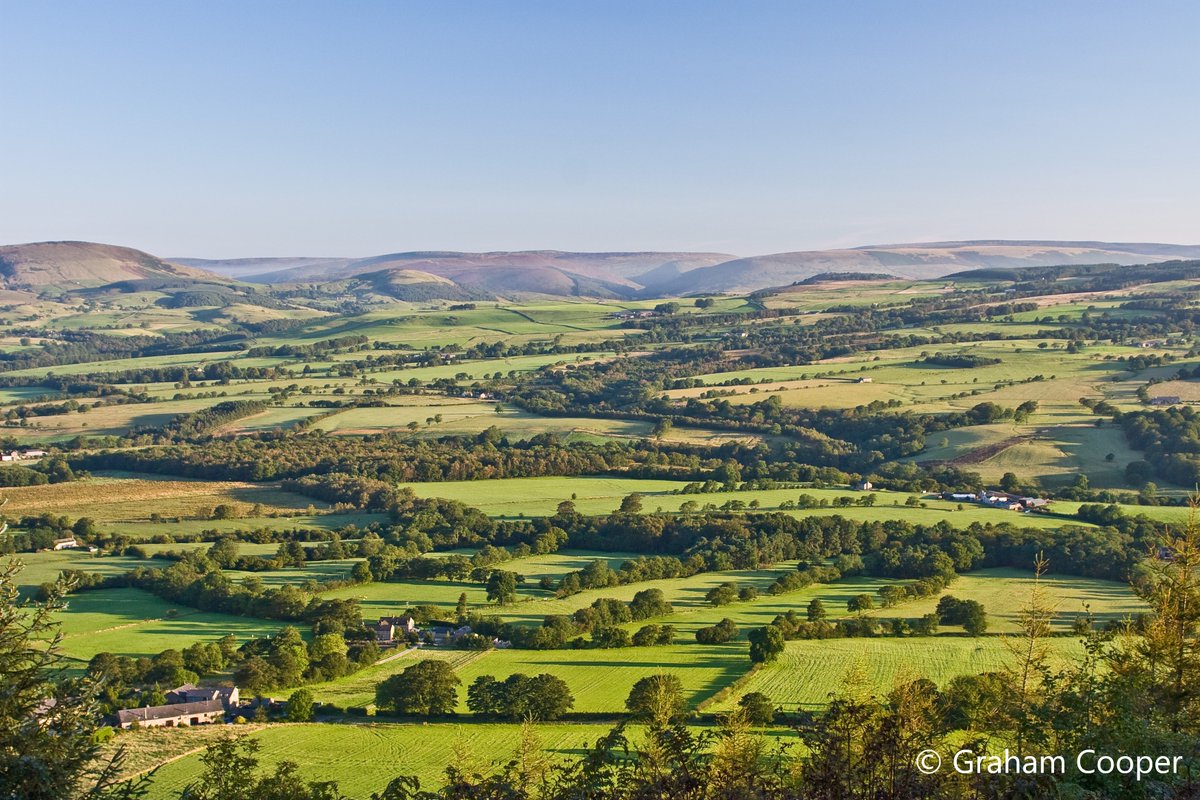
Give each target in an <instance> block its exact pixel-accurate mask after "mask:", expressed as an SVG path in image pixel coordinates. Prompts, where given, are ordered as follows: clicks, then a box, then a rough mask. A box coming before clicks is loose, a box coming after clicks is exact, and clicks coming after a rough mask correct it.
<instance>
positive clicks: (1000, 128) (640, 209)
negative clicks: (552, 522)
mask: <svg viewBox="0 0 1200 800" xmlns="http://www.w3.org/2000/svg"><path fill="white" fill-rule="evenodd" d="M1198 31H1200V3H1196V2H1190V0H1184V1H1181V2H1132V0H1131V2H1127V3H1112V2H1102V1H1098V0H1087V1H1086V2H1069V1H1067V0H1062V1H1060V0H1049V1H1047V0H1036V2H1023V1H1021V0H1004V2H982V1H980V2H972V1H971V0H967V1H966V2H964V0H953V1H952V2H922V1H921V0H888V1H887V2H867V1H866V0H847V2H832V1H830V2H825V1H824V0H822V1H821V2H816V1H815V0H814V1H813V2H795V1H793V2H779V3H773V2H753V1H752V0H748V1H747V2H712V3H705V2H655V1H654V0H634V1H633V2H591V3H585V2H574V1H573V0H567V1H566V2H563V1H562V0H558V1H557V2H544V3H541V2H530V1H527V0H509V2H490V3H471V2H429V1H425V2H365V1H364V2H324V3H315V2H297V1H296V0H288V2H246V1H243V2H221V1H220V0H204V2H194V3H187V2H182V0H179V1H178V2H177V1H176V0H168V1H167V2H163V1H162V0H155V1H154V2H131V1H124V0H117V1H116V2H102V3H98V2H93V1H92V0H86V1H85V2H78V3H68V2H55V1H54V0H48V1H47V2H24V0H19V1H18V0H0V98H2V99H3V103H4V113H3V119H2V122H0V242H3V243H13V242H25V241H40V240H47V239H86V240H92V241H103V242H110V243H116V244H127V245H130V246H134V247H139V248H143V249H146V250H149V251H151V252H153V253H155V254H157V255H162V256H196V257H213V258H221V257H237V256H266V255H329V256H343V255H344V256H365V255H371V254H376V253H382V252H391V251H397V250H418V249H457V250H483V249H525V248H538V249H541V248H557V249H574V250H632V249H662V250H668V249H669V250H712V251H721V252H730V253H735V254H739V255H748V254H755V253H767V252H778V251H786V250H802V249H812V248H824V247H836V246H849V245H858V244H871V243H885V242H900V241H923V240H925V241H927V240H934V239H958V238H1056V239H1102V240H1115V241H1168V242H1179V243H1196V242H1200V199H1198V197H1200V194H1198V192H1200V59H1198V58H1197V57H1196V36H1197V32H1198Z"/></svg>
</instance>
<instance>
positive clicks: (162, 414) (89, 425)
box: [0, 397, 223, 442]
mask: <svg viewBox="0 0 1200 800" xmlns="http://www.w3.org/2000/svg"><path fill="white" fill-rule="evenodd" d="M222 399H223V398H215V397H214V398H198V399H191V400H163V401H162V402H158V403H129V404H126V405H109V406H100V407H98V408H90V409H89V410H88V411H87V412H85V413H82V414H81V413H79V412H77V411H76V412H72V413H69V414H55V415H52V416H46V417H35V418H31V419H30V420H29V424H28V425H27V426H15V425H14V426H4V427H3V428H0V431H2V432H3V433H6V434H10V435H12V436H15V437H17V438H18V439H22V440H29V441H47V442H49V441H59V440H63V439H71V438H74V437H76V436H102V435H106V434H112V435H121V434H126V433H129V432H130V431H132V430H134V429H135V428H161V427H162V426H164V425H166V424H167V423H169V422H170V421H171V420H172V419H174V418H175V417H177V416H178V415H180V414H187V413H191V412H193V411H199V410H201V409H205V408H208V407H210V406H213V405H216V404H217V403H219V402H221V401H222ZM89 405H90V404H89Z"/></svg>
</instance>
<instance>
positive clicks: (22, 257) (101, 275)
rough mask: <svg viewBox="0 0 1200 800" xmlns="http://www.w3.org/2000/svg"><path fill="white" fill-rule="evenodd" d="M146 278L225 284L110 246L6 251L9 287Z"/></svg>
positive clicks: (0, 263)
mask: <svg viewBox="0 0 1200 800" xmlns="http://www.w3.org/2000/svg"><path fill="white" fill-rule="evenodd" d="M145 278H173V279H178V278H184V279H193V280H217V281H219V280H221V278H220V276H217V275H213V274H211V273H208V272H205V271H203V270H199V269H194V268H192V267H187V266H181V265H176V264H171V263H168V262H166V261H163V260H162V259H160V258H156V257H155V256H152V255H150V254H149V253H143V252H142V251H141V250H134V249H132V248H129V247H117V246H115V245H110V244H93V243H91V242H38V243H35V244H14V245H6V246H3V247H0V285H2V286H3V288H5V289H29V290H40V289H44V288H55V289H64V290H70V289H77V288H85V287H95V286H103V285H105V284H109V283H116V282H118V281H131V280H140V279H145Z"/></svg>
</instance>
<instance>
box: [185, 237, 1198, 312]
mask: <svg viewBox="0 0 1200 800" xmlns="http://www.w3.org/2000/svg"><path fill="white" fill-rule="evenodd" d="M1197 257H1200V245H1171V244H1158V243H1132V244H1130V243H1110V242H1091V241H1089V242H1053V241H1025V240H1021V241H1003V240H979V241H962V242H927V243H919V244H887V245H868V246H864V247H855V248H846V249H838V250H806V251H798V252H789V253H772V254H766V255H757V256H749V257H744V258H738V257H735V256H730V255H727V254H722V253H689V252H612V253H578V252H564V251H559V250H523V251H504V252H487V253H465V252H457V251H417V252H401V253H389V254H386V255H379V256H373V257H370V258H360V259H347V258H315V257H314V258H277V259H276V258H256V259H232V260H225V261H209V260H203V259H191V258H183V259H175V261H176V262H178V263H181V264H186V265H190V266H194V267H203V268H205V269H209V270H212V271H214V272H219V273H222V274H226V275H231V276H237V277H239V278H242V279H245V280H250V281H253V282H257V283H266V284H270V285H279V284H297V283H320V284H329V285H328V286H327V287H324V288H328V289H329V290H335V289H338V288H341V287H342V284H341V283H340V282H343V281H348V280H349V281H352V282H351V283H347V284H345V287H347V288H349V289H350V290H352V291H360V290H363V289H369V290H371V291H376V292H377V291H378V290H379V289H380V287H384V291H383V292H382V293H383V294H385V295H390V296H396V295H395V294H394V293H393V292H391V291H388V290H387V289H386V287H387V286H389V285H392V284H394V283H398V284H403V285H406V286H407V285H410V284H411V283H412V281H411V279H406V278H404V277H403V274H408V273H422V274H425V275H429V276H436V277H437V278H439V279H443V280H445V281H448V282H449V283H440V282H439V281H427V283H429V284H430V285H429V286H427V287H425V288H426V289H428V292H422V296H426V297H438V296H441V295H440V293H446V296H445V298H444V299H462V298H465V297H471V298H490V297H505V296H509V297H511V296H520V295H557V296H591V297H606V298H631V297H655V296H670V295H684V294H693V293H701V292H706V293H720V292H745V291H754V290H757V289H763V288H766V287H771V286H780V285H787V284H791V283H796V282H798V281H803V280H806V279H808V278H811V277H812V276H814V275H820V274H823V273H886V274H891V275H897V276H900V277H905V278H939V277H942V276H945V275H949V274H952V273H958V272H964V271H967V270H972V269H984V268H988V269H996V268H1003V269H1014V268H1023V267H1042V266H1058V265H1063V264H1098V263H1111V264H1122V265H1131V264H1145V263H1151V262H1156V261H1165V260H1169V259H1177V258H1197ZM393 271H394V272H398V273H402V275H401V276H400V279H399V281H396V282H392V281H389V280H388V279H387V277H386V275H385V274H384V273H387V272H393ZM366 276H370V277H366ZM360 279H361V280H365V282H366V285H365V286H364V285H363V284H362V283H359V282H358V281H359V280H360ZM438 287H442V288H438ZM451 287H454V288H453V289H451ZM401 294H402V295H404V297H407V296H410V292H409V291H408V290H405V291H404V292H402V293H401ZM404 297H402V298H401V299H404Z"/></svg>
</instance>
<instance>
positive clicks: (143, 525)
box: [103, 502, 387, 540]
mask: <svg viewBox="0 0 1200 800" xmlns="http://www.w3.org/2000/svg"><path fill="white" fill-rule="evenodd" d="M314 505H318V506H319V505H321V504H320V503H319V502H315V503H314ZM386 518H387V515H386V514H376V513H370V512H363V511H351V512H347V513H340V512H339V513H334V514H299V515H296V516H293V515H292V514H290V513H289V514H288V515H287V516H278V517H251V516H246V517H239V518H237V519H185V520H181V521H179V522H170V523H162V522H149V521H141V522H139V521H132V522H106V523H105V524H104V526H103V528H104V530H105V531H110V532H112V533H121V534H124V535H126V536H128V537H130V538H131V539H142V540H145V539H150V538H152V537H154V536H155V535H157V534H160V533H167V534H170V535H186V536H195V535H200V534H202V533H203V532H204V531H217V532H218V533H231V532H233V531H238V530H253V529H256V528H271V529H272V530H292V529H296V528H301V529H313V528H320V529H323V530H337V529H339V528H343V527H345V526H347V525H357V526H359V527H365V526H367V525H370V524H371V523H372V522H382V521H384V520H386Z"/></svg>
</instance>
